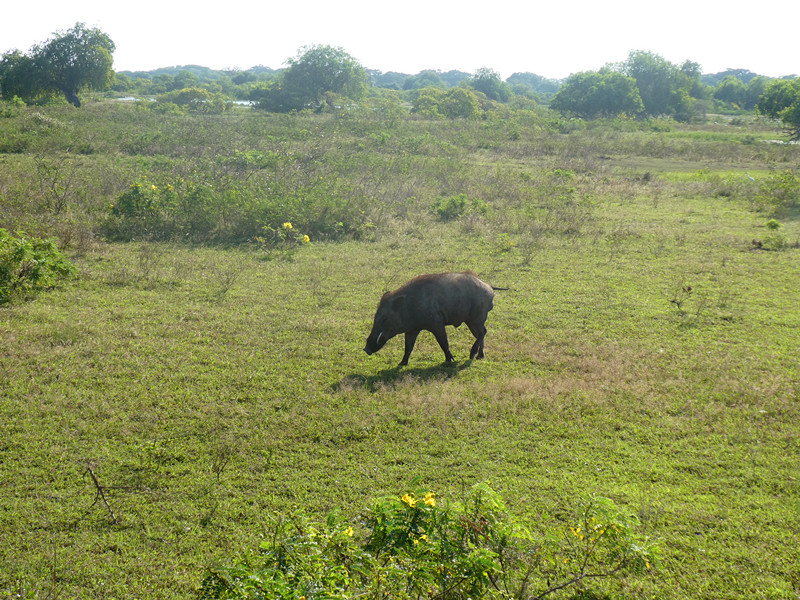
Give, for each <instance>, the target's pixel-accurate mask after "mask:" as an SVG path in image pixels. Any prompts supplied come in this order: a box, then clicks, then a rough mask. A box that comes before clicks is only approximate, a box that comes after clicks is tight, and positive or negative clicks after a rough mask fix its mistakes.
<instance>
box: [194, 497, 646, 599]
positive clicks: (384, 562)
mask: <svg viewBox="0 0 800 600" xmlns="http://www.w3.org/2000/svg"><path fill="white" fill-rule="evenodd" d="M415 483H416V482H412V485H414V484H415ZM362 524H363V528H359V529H357V528H356V527H354V526H353V525H351V524H349V523H348V522H347V521H345V520H344V519H342V518H341V517H339V516H337V515H336V514H335V513H333V514H330V515H329V516H328V518H327V519H326V520H325V521H324V522H319V521H314V520H312V519H310V518H309V517H308V516H306V515H305V514H303V513H298V514H293V515H291V516H290V517H288V518H278V519H276V520H275V521H274V525H273V527H272V531H270V532H268V534H267V535H266V536H265V538H266V539H267V541H265V542H263V543H262V544H261V551H260V552H259V553H258V554H255V555H253V556H248V557H245V558H242V559H240V560H238V561H237V562H235V563H233V564H231V565H226V566H218V567H215V568H212V569H210V570H209V572H208V574H207V576H206V577H205V579H204V581H203V585H202V588H201V592H200V596H201V598H203V599H211V598H215V599H216V598H223V599H250V598H276V599H277V598H280V599H287V600H288V599H290V598H291V599H296V598H330V599H332V598H341V599H345V598H355V597H368V598H392V599H405V598H408V599H410V598H451V599H466V598H472V599H475V598H509V597H516V598H522V597H531V598H543V597H545V596H547V595H548V594H550V593H552V592H555V591H557V590H560V589H563V588H566V587H568V586H570V585H574V584H578V583H579V582H581V581H584V580H588V579H595V578H601V577H612V576H620V575H623V574H625V573H627V572H642V571H646V570H648V569H650V568H651V567H652V564H653V561H654V553H655V545H654V544H653V543H652V542H651V541H649V540H647V539H645V538H643V537H642V536H640V535H639V534H637V533H636V532H635V531H634V529H635V527H636V524H637V522H636V519H635V517H634V516H633V515H630V514H627V513H626V512H624V511H623V510H621V509H620V508H619V507H617V506H616V505H615V504H614V502H612V501H611V500H609V499H607V498H600V497H592V498H589V499H588V500H586V501H585V502H584V503H582V504H581V506H580V507H579V509H578V511H577V517H576V521H575V522H574V523H572V524H571V525H570V526H568V527H566V528H559V530H558V531H556V532H555V533H553V534H552V535H541V536H537V535H534V534H533V533H532V532H531V531H530V530H529V529H528V528H526V527H524V526H523V525H522V524H521V523H519V522H518V521H517V520H516V519H514V518H513V517H512V516H511V515H510V514H509V513H508V510H507V508H506V505H505V503H504V502H503V500H502V498H501V497H500V495H499V494H497V493H496V492H495V491H494V490H492V488H491V487H489V486H488V485H486V484H478V485H476V486H475V487H473V488H472V490H471V492H470V493H469V495H468V497H467V498H466V499H465V501H464V502H463V503H452V504H449V505H443V502H442V501H441V500H440V499H439V498H438V497H437V496H436V495H435V494H434V493H433V492H431V491H430V490H427V489H424V488H419V489H416V490H414V491H413V492H407V493H405V494H404V495H402V496H401V497H388V498H383V499H381V500H378V501H377V502H376V503H375V505H374V506H373V507H372V508H371V509H370V510H368V511H367V513H366V514H365V516H364V519H363V522H362Z"/></svg>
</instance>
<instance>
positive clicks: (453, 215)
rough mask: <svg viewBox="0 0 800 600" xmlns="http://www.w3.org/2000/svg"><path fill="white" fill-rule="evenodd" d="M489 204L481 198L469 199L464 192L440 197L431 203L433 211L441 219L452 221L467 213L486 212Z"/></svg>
mask: <svg viewBox="0 0 800 600" xmlns="http://www.w3.org/2000/svg"><path fill="white" fill-rule="evenodd" d="M488 210H489V205H488V204H486V202H484V201H483V200H480V199H478V200H470V199H469V198H468V197H467V195H466V194H456V195H455V196H450V197H449V198H440V199H439V200H437V201H436V202H434V203H433V212H434V213H436V215H438V217H439V218H440V219H441V220H442V221H453V220H455V219H458V218H459V217H461V216H463V215H465V214H467V213H469V212H473V213H478V214H486V212H487V211H488Z"/></svg>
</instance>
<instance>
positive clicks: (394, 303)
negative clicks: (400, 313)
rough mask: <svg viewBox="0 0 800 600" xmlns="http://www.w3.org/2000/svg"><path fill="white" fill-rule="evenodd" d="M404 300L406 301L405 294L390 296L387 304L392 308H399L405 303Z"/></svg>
mask: <svg viewBox="0 0 800 600" xmlns="http://www.w3.org/2000/svg"><path fill="white" fill-rule="evenodd" d="M405 302H406V296H405V294H403V295H401V296H395V297H394V298H392V300H391V302H390V304H389V306H390V307H391V309H392V310H400V309H401V308H402V307H403V304H405Z"/></svg>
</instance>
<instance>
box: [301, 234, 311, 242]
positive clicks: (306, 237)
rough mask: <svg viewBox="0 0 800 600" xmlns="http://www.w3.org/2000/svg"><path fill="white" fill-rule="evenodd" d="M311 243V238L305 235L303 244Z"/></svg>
mask: <svg viewBox="0 0 800 600" xmlns="http://www.w3.org/2000/svg"><path fill="white" fill-rule="evenodd" d="M310 241H311V238H310V237H308V236H307V235H304V236H303V243H304V244H307V243H309V242H310Z"/></svg>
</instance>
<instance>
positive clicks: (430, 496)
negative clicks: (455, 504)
mask: <svg viewBox="0 0 800 600" xmlns="http://www.w3.org/2000/svg"><path fill="white" fill-rule="evenodd" d="M434 496H435V494H434V493H433V492H428V493H427V494H425V498H424V502H425V504H426V505H428V506H436V500H435V499H434Z"/></svg>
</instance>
